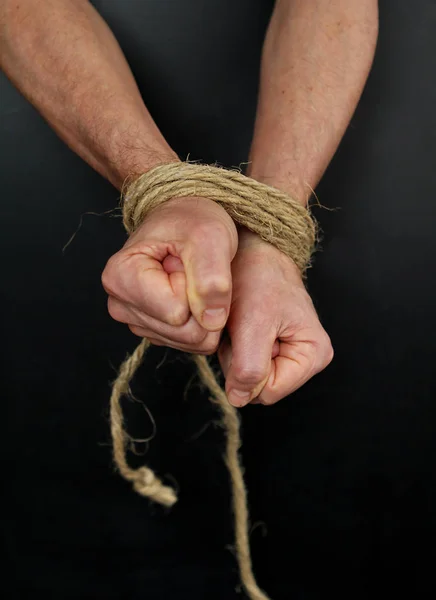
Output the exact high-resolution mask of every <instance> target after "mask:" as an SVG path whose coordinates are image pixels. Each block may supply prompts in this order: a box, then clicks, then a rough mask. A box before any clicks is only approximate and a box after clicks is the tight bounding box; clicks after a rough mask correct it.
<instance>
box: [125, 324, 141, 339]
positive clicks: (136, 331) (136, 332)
mask: <svg viewBox="0 0 436 600" xmlns="http://www.w3.org/2000/svg"><path fill="white" fill-rule="evenodd" d="M128 327H129V329H130V331H131V332H132V333H133V334H134V335H137V336H138V337H144V333H143V331H142V329H141V327H138V326H137V325H129V326H128Z"/></svg>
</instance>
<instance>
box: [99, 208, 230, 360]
mask: <svg viewBox="0 0 436 600" xmlns="http://www.w3.org/2000/svg"><path fill="white" fill-rule="evenodd" d="M237 246H238V234H237V230H236V227H235V224H234V223H233V221H232V219H231V218H230V217H229V216H228V214H227V213H226V211H225V210H224V209H223V208H222V207H221V206H219V205H218V204H217V203H215V202H213V201H212V200H208V199H206V198H175V199H174V200H170V201H168V202H166V203H165V204H162V205H160V206H158V207H157V208H156V209H154V210H153V211H152V212H151V213H150V214H149V215H148V216H147V217H146V219H145V221H144V223H143V224H142V225H141V226H140V227H139V228H138V229H137V231H136V232H135V233H134V234H133V235H132V236H131V237H130V238H129V240H128V241H127V243H126V244H125V246H124V248H122V249H121V250H120V251H119V252H117V254H115V255H114V256H112V258H111V259H110V260H109V262H108V263H107V265H106V268H105V270H104V271H103V275H102V282H103V286H104V288H105V290H106V292H107V293H108V294H109V300H108V310H109V313H110V315H111V316H112V317H113V318H114V319H115V320H117V321H121V322H122V323H127V324H128V325H129V328H130V330H131V331H132V332H133V333H135V334H136V335H138V336H141V337H146V338H148V339H149V340H150V341H151V342H152V343H153V344H156V345H159V346H170V347H172V348H176V349H179V350H183V351H185V352H195V353H196V354H212V353H214V352H215V351H216V350H217V348H218V344H219V340H220V334H221V330H222V329H223V327H224V326H225V323H226V320H227V317H228V314H229V309H230V301H231V295H232V276H231V262H232V259H233V257H234V256H235V253H236V249H237Z"/></svg>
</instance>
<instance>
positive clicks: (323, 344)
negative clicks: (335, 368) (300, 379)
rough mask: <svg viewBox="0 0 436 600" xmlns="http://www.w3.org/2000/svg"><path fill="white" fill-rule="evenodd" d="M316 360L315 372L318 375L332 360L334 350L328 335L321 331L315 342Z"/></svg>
mask: <svg viewBox="0 0 436 600" xmlns="http://www.w3.org/2000/svg"><path fill="white" fill-rule="evenodd" d="M316 354H317V360H316V364H315V372H316V373H319V372H320V371H322V370H323V369H325V368H326V367H327V366H328V365H329V364H330V363H331V362H332V360H333V357H334V350H333V346H332V343H331V340H330V337H329V335H328V334H327V333H326V332H325V331H324V330H323V331H322V332H321V333H320V335H319V338H318V342H317V353H316Z"/></svg>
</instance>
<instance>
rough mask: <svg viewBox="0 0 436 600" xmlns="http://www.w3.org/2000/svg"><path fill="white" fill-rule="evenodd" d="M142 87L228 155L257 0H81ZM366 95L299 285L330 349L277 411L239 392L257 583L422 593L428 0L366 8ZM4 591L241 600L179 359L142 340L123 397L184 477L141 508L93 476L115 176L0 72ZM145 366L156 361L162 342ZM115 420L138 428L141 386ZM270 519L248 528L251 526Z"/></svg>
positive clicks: (201, 413) (99, 431) (107, 364)
mask: <svg viewBox="0 0 436 600" xmlns="http://www.w3.org/2000/svg"><path fill="white" fill-rule="evenodd" d="M95 5H96V6H97V8H98V10H99V11H100V12H101V13H102V15H103V16H104V17H105V18H106V19H107V21H108V22H109V24H110V26H111V27H112V28H113V30H114V32H115V34H116V36H117V37H118V39H119V41H120V43H121V45H122V47H123V49H124V51H125V53H126V55H127V57H128V60H129V62H130V64H131V66H132V68H133V70H134V73H135V76H136V77H137V79H138V82H139V85H140V88H141V91H142V93H143V95H144V98H145V101H146V103H147V105H148V106H149V108H150V110H151V111H152V114H153V116H154V117H155V119H156V121H157V122H158V124H159V126H160V127H161V128H162V130H163V132H164V134H165V135H166V136H167V139H168V141H169V142H170V143H171V144H172V145H173V147H174V148H175V149H176V150H177V151H178V152H179V153H180V155H181V156H182V157H186V155H187V154H188V153H190V156H191V158H202V159H203V160H206V161H215V160H217V161H219V162H220V163H221V164H224V165H228V166H232V165H237V164H239V163H240V162H241V161H244V160H246V158H247V151H248V145H249V142H250V137H251V132H252V124H253V118H254V111H255V100H256V89H257V79H258V64H259V56H260V50H261V44H262V40H263V35H264V32H265V28H266V25H267V21H268V18H269V14H270V10H271V6H272V2H271V1H269V0H238V1H237V2H235V1H234V0H232V1H230V0H208V1H207V2H204V1H203V0H185V1H184V2H182V1H181V0H179V1H178V2H176V1H170V0H148V1H144V0H142V1H141V0H124V1H122V0H112V1H110V0H106V1H104V0H101V1H98V2H97V1H96V2H95ZM380 12H381V15H380V18H381V28H380V39H379V45H378V49H377V55H376V60H375V64H374V68H373V71H372V73H371V76H370V79H369V81H368V84H367V87H366V90H365V92H364V95H363V98H362V100H361V102H360V105H359V107H358V110H357V112H356V114H355V117H354V118H353V121H352V123H351V125H350V127H349V129H348V131H347V134H346V136H345V138H344V140H343V143H342V144H341V147H340V149H339V151H338V153H337V155H336V157H335V158H334V160H333V162H332V164H331V166H330V168H329V170H328V172H327V174H326V175H325V177H324V179H323V181H322V183H321V185H320V186H319V189H318V194H319V196H320V199H321V201H322V203H323V204H324V205H326V206H330V207H340V210H339V211H336V212H328V211H322V210H317V211H316V216H317V218H318V219H319V220H320V221H321V223H322V226H323V229H324V232H325V235H324V242H323V252H322V253H320V254H319V255H318V257H317V260H316V265H315V267H314V269H313V270H312V272H311V273H310V278H309V287H310V290H311V292H312V294H313V296H314V300H315V302H316V305H317V308H318V310H319V313H320V316H321V319H322V321H323V323H324V324H325V327H326V328H327V330H328V331H329V333H330V334H331V337H332V339H333V343H334V346H335V350H336V357H335V360H334V363H333V364H332V365H331V366H330V367H329V368H328V369H327V370H326V371H325V372H324V373H322V374H321V375H319V376H317V377H316V378H315V379H314V380H313V381H311V382H310V383H309V384H308V385H306V386H305V387H304V389H302V390H301V391H299V392H298V393H296V394H294V395H293V397H292V398H289V399H286V400H283V401H282V402H281V403H279V404H278V405H277V406H275V407H273V408H268V409H265V408H264V407H261V406H254V407H248V408H247V409H244V410H243V413H242V416H243V434H244V446H243V456H244V462H245V464H246V475H247V482H248V486H249V490H250V498H249V499H250V505H251V513H252V519H253V521H254V522H259V521H262V522H264V523H265V527H260V526H259V527H257V528H255V530H254V532H253V534H252V542H253V551H254V560H255V569H256V572H257V574H258V578H259V581H260V583H261V585H262V586H264V588H265V589H267V590H268V591H269V592H270V594H271V596H272V598H273V599H274V600H284V599H287V598H294V599H304V600H317V599H319V598H323V597H324V596H325V595H326V594H329V593H331V594H332V595H333V594H334V595H335V596H336V597H344V598H345V597H347V598H353V599H355V600H357V599H360V598H362V599H363V598H364V599H367V598H368V599H369V598H371V599H372V598H375V597H378V596H380V597H384V598H393V597H394V595H396V594H398V593H400V592H403V593H407V594H410V595H411V597H413V598H427V597H429V598H430V597H434V596H433V594H434V592H435V591H436V584H435V580H434V573H433V572H432V571H433V570H434V564H435V562H434V559H435V556H434V545H435V542H436V536H435V531H436V519H435V503H436V492H435V487H436V485H435V484H436V476H435V459H436V440H435V431H436V409H435V398H436V375H435V355H436V352H435V351H436V342H435V338H436V310H435V304H436V302H435V300H436V290H435V287H436V286H435V272H436V269H435V266H436V235H435V225H436V199H435V190H436V116H435V114H436V110H435V108H436V38H435V37H434V31H435V30H436V3H435V2H434V0H417V1H416V2H409V1H407V0H401V1H400V0H396V1H393V0H392V1H388V0H384V1H383V0H382V1H381V2H380ZM0 93H1V126H0V127H1V128H0V131H1V146H0V152H1V179H0V189H1V190H2V209H1V236H0V256H1V257H2V267H1V311H0V319H1V333H2V357H1V363H0V364H1V367H0V368H1V396H2V433H1V436H0V438H1V443H2V453H1V457H2V474H3V477H2V479H3V492H2V499H3V508H2V511H1V519H2V529H3V540H4V549H5V554H6V560H5V561H4V562H3V564H4V566H5V567H6V571H5V575H4V576H3V580H2V581H3V586H2V587H3V589H4V590H5V591H4V594H3V597H4V598H7V599H11V600H12V599H15V598H17V599H18V598H27V597H32V598H35V597H39V596H41V597H45V598H53V599H55V598H56V599H59V600H63V599H66V600H73V599H82V598H84V599H88V598H89V599H93V598H95V599H96V600H97V599H107V600H115V599H117V600H118V599H120V600H121V599H123V600H139V599H141V600H142V599H148V600H161V599H164V598H176V599H181V600H184V599H188V598H189V600H195V599H199V600H200V599H207V600H224V599H225V600H230V599H231V598H239V597H241V596H240V595H238V594H237V593H236V592H235V591H234V590H235V586H236V585H237V573H236V569H235V562H234V559H233V556H232V554H231V553H230V552H229V551H228V550H227V549H226V545H228V544H229V543H231V541H232V535H233V534H232V522H231V514H230V511H229V490H228V482H227V476H226V472H225V468H224V466H223V464H222V460H221V453H222V443H223V439H222V432H221V431H220V430H219V429H218V428H216V427H214V426H213V424H211V425H209V427H206V429H204V427H205V425H206V424H207V423H211V422H212V421H213V420H214V418H215V416H216V415H215V413H214V412H213V410H212V408H211V407H210V406H209V403H208V402H207V397H206V395H205V394H204V393H202V392H201V390H199V388H198V386H197V387H196V386H195V383H194V386H193V387H191V390H190V391H189V393H188V394H187V395H186V397H185V398H184V397H183V391H184V389H185V387H186V383H187V382H188V380H189V378H190V376H191V374H192V373H193V369H192V366H191V364H190V362H189V360H188V359H187V358H186V357H184V356H182V355H181V354H179V353H177V352H172V351H165V350H161V349H154V350H153V352H152V353H151V354H150V355H149V356H148V357H147V361H146V367H144V368H143V369H142V370H141V372H140V374H139V376H138V377H137V379H136V382H135V386H134V391H135V393H136V394H137V395H138V396H139V397H140V398H144V399H146V403H147V406H148V407H149V408H150V409H151V411H152V413H153V416H154V418H155V420H156V424H157V435H156V437H155V439H154V440H153V441H152V442H151V444H150V447H149V449H148V452H147V454H146V456H145V457H138V458H136V459H134V460H137V461H138V462H141V461H142V460H147V461H148V463H149V464H151V465H152V466H153V467H154V468H155V469H157V471H158V472H159V473H163V474H165V473H169V474H171V476H172V477H173V478H175V480H176V482H177V485H178V486H179V487H180V502H179V503H178V504H177V505H176V507H175V508H174V509H173V510H171V511H167V510H163V509H161V508H159V507H154V506H149V504H148V503H147V501H144V500H143V499H141V498H140V497H138V496H136V495H135V494H134V493H133V492H132V491H131V489H130V487H129V485H128V484H126V483H125V482H124V481H122V480H121V479H120V478H119V477H118V476H117V475H115V474H114V473H113V470H112V467H111V457H110V445H109V436H108V423H107V417H108V414H107V412H108V411H107V406H108V396H109V382H110V381H111V380H112V379H113V378H114V376H115V368H116V366H117V365H118V364H119V363H120V361H121V360H122V359H123V358H124V356H125V354H126V352H127V351H129V350H131V349H132V348H133V347H134V345H135V344H136V342H137V339H136V338H134V337H133V336H132V335H131V334H130V333H129V332H128V331H127V330H126V328H125V327H123V326H122V325H120V324H117V323H115V322H112V321H111V320H110V318H109V316H108V315H107V313H106V306H105V302H106V299H105V295H104V292H103V290H102V288H101V285H100V273H101V271H102V269H103V267H104V264H105V262H106V260H107V259H108V257H109V256H110V255H111V254H112V253H114V252H115V251H116V250H117V249H118V248H119V247H120V245H121V244H122V243H123V240H124V239H125V238H124V233H123V231H122V227H121V223H120V220H119V219H117V218H113V217H111V216H109V215H105V216H101V217H97V216H92V215H88V216H85V217H84V218H83V224H82V227H81V229H80V231H79V232H78V234H77V236H76V238H75V240H74V242H73V243H72V244H71V245H70V246H69V247H68V248H67V249H66V251H65V252H64V253H62V248H63V246H64V244H65V243H66V242H67V240H68V239H69V237H70V235H71V234H72V233H73V231H74V230H75V229H76V227H77V225H78V222H79V218H80V215H81V214H82V213H84V212H86V211H95V212H98V213H101V212H104V211H107V210H109V209H111V208H113V207H114V206H115V205H116V203H117V194H116V192H115V191H114V190H113V189H112V188H111V186H110V185H109V184H107V183H106V182H104V181H103V180H102V179H101V178H100V177H99V176H98V175H96V174H95V173H93V172H92V170H91V169H90V168H89V167H87V166H86V165H85V164H84V163H82V162H81V161H80V160H79V159H78V158H77V157H76V156H74V155H73V154H72V153H71V152H70V151H69V150H68V149H67V148H66V147H65V146H64V145H63V144H62V143H61V142H60V141H59V140H58V139H57V138H56V136H55V134H54V133H53V132H52V131H51V130H50V129H49V128H48V126H47V125H46V124H45V123H44V122H43V121H42V119H41V118H40V117H39V116H38V114H37V113H36V112H35V110H34V109H33V108H32V107H31V106H29V104H28V103H27V102H26V101H25V100H24V99H23V98H22V97H21V96H20V95H19V93H18V92H17V91H15V90H14V89H13V88H12V86H11V85H10V84H9V83H8V81H7V80H6V79H5V78H4V77H2V78H1V79H0ZM164 358H165V360H164V362H163V363H162V359H164ZM128 411H129V425H130V427H131V428H132V430H133V431H134V432H135V433H136V434H138V435H141V436H147V435H149V434H150V433H151V425H150V420H149V418H148V417H147V414H146V412H145V411H144V409H143V407H142V406H141V405H140V404H134V403H131V404H129V407H128ZM265 528H266V535H263V533H265V531H264V529H265Z"/></svg>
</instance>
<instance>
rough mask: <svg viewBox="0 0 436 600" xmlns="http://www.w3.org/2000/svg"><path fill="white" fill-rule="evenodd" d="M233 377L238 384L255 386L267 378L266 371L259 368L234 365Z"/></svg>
mask: <svg viewBox="0 0 436 600" xmlns="http://www.w3.org/2000/svg"><path fill="white" fill-rule="evenodd" d="M233 375H234V378H235V380H236V381H237V382H238V383H242V384H244V385H256V384H257V383H259V382H260V381H263V380H264V379H265V377H266V376H267V370H266V369H264V368H263V367H260V366H255V365H250V366H243V365H235V367H234V370H233Z"/></svg>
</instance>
